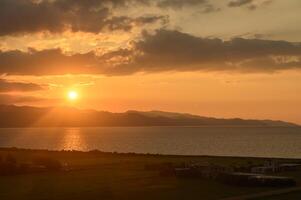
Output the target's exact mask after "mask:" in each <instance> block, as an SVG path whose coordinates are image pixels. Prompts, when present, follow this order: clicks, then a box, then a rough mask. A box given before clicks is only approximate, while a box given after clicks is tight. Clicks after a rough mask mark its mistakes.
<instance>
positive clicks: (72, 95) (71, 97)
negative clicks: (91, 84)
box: [68, 91, 78, 101]
mask: <svg viewBox="0 0 301 200" xmlns="http://www.w3.org/2000/svg"><path fill="white" fill-rule="evenodd" d="M77 98H78V93H77V92H76V91H69V92H68V99H69V100H71V101H74V100H76V99H77Z"/></svg>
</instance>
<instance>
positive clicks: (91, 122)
mask: <svg viewBox="0 0 301 200" xmlns="http://www.w3.org/2000/svg"><path fill="white" fill-rule="evenodd" d="M88 126H91V127H105V126H108V127H111V126H113V127H117V126H252V127H298V126H299V125H297V124H294V123H290V122H284V121H276V120H257V119H241V118H231V119H224V118H214V117H204V116H199V115H193V114H189V113H173V112H164V111H158V110H153V111H144V112H142V111H136V110H129V111H127V112H124V113H112V112H108V111H97V110H81V109H77V108H74V107H31V106H15V105H0V127H2V128H3V127H88Z"/></svg>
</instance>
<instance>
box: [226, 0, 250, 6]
mask: <svg viewBox="0 0 301 200" xmlns="http://www.w3.org/2000/svg"><path fill="white" fill-rule="evenodd" d="M252 2H253V0H233V1H230V2H229V3H228V6H229V7H240V6H243V5H246V4H251V3H252Z"/></svg>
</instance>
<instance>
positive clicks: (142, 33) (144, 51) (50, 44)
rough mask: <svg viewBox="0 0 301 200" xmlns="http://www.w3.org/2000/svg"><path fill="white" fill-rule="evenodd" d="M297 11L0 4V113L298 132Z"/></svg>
mask: <svg viewBox="0 0 301 200" xmlns="http://www.w3.org/2000/svg"><path fill="white" fill-rule="evenodd" d="M300 9H301V1H300V0H285V1H284V0H223V1H220V0H85V1H83V0H1V1H0V104H15V105H20V106H21V105H29V106H39V107H48V106H74V107H78V108H81V109H96V110H106V111H111V112H124V111H127V110H141V111H150V110H163V111H170V112H183V113H192V114H197V115H202V116H211V117H218V118H236V117H239V118H245V119H274V120H284V121H290V122H295V123H299V124H301V112H300V111H301V110H300V105H301V42H300V41H301V26H300V24H301V12H300ZM70 91H75V92H76V93H77V94H78V98H77V99H76V100H72V101H71V100H70V99H68V98H67V97H68V96H67V94H68V92H70Z"/></svg>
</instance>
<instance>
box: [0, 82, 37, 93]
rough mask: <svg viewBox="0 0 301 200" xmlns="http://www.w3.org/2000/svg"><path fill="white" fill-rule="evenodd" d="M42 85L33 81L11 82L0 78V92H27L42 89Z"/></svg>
mask: <svg viewBox="0 0 301 200" xmlns="http://www.w3.org/2000/svg"><path fill="white" fill-rule="evenodd" d="M42 89H43V87H42V86H40V85H38V84H34V83H22V82H13V81H7V80H4V79H0V93H3V92H29V91H37V90H42Z"/></svg>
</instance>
